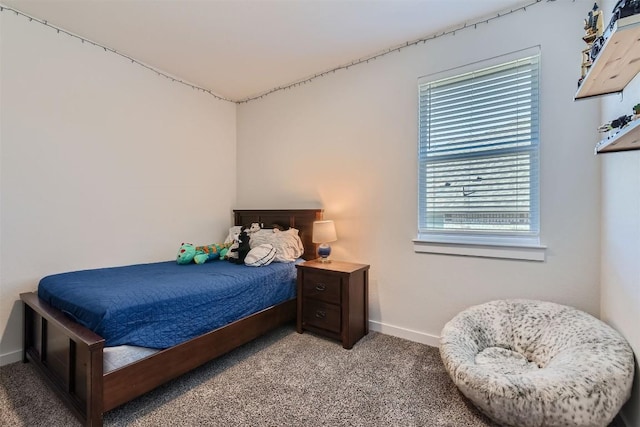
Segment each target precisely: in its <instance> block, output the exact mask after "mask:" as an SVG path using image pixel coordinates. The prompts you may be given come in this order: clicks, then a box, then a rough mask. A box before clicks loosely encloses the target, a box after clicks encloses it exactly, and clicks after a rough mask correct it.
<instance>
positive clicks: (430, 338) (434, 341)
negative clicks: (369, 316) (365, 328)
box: [369, 320, 440, 347]
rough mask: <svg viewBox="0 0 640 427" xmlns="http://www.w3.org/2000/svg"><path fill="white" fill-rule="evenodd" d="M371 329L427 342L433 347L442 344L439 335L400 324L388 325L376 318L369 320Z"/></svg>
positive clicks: (410, 339)
mask: <svg viewBox="0 0 640 427" xmlns="http://www.w3.org/2000/svg"><path fill="white" fill-rule="evenodd" d="M369 329H371V330H372V331H376V332H380V333H382V334H386V335H392V336H394V337H398V338H404V339H406V340H409V341H414V342H419V343H420V344H426V345H429V346H431V347H438V346H439V345H440V337H439V336H435V335H430V334H425V333H424V332H418V331H414V330H411V329H406V328H401V327H398V326H393V325H388V324H386V323H382V322H376V321H375V320H369Z"/></svg>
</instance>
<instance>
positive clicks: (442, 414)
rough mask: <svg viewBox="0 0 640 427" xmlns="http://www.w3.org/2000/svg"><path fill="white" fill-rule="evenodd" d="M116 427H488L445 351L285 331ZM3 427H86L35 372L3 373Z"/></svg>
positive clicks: (133, 407) (142, 402)
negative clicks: (443, 357) (454, 378)
mask: <svg viewBox="0 0 640 427" xmlns="http://www.w3.org/2000/svg"><path fill="white" fill-rule="evenodd" d="M104 423H105V425H108V426H124V425H127V426H128V425H131V426H192V425H193V426H194V425H207V426H245V425H246V426H320V425H324V426H391V425H393V426H456V427H462V426H487V425H492V424H491V423H490V422H489V421H488V420H487V419H486V418H485V417H484V416H482V415H481V414H479V413H478V411H477V410H476V409H475V408H473V407H472V406H470V405H469V404H467V403H466V401H465V400H464V398H463V397H462V396H461V395H460V394H459V392H458V391H457V389H456V388H455V386H454V385H453V383H452V382H451V381H450V380H449V377H448V376H447V374H446V372H445V371H444V368H443V366H442V363H441V361H440V356H439V354H438V350H437V349H436V348H433V347H428V346H424V345H421V344H417V343H414V342H410V341H406V340H402V339H399V338H395V337H390V336H387V335H383V334H379V333H375V332H371V333H370V334H369V335H367V336H366V337H365V338H363V339H362V340H360V341H359V342H358V343H357V344H356V345H355V346H354V348H353V349H352V350H344V349H343V348H342V347H341V345H340V343H338V342H337V341H332V340H328V339H325V338H322V337H320V336H317V335H313V334H310V333H305V334H302V335H301V334H298V333H296V332H295V329H294V328H293V326H285V327H282V328H280V329H278V330H276V331H274V332H272V333H270V334H269V335H267V336H265V337H262V338H260V339H258V340H255V341H254V342H252V343H249V344H247V345H245V346H243V347H241V348H239V349H237V350H235V351H233V352H231V353H229V354H227V355H225V356H223V357H221V358H219V359H217V360H214V361H212V362H210V363H208V364H206V365H204V366H202V367H200V368H198V369H196V370H194V371H192V372H190V373H188V374H186V375H184V376H182V377H180V378H178V379H176V380H174V381H172V382H170V383H168V384H166V385H164V386H162V387H160V388H158V389H156V390H154V391H152V392H150V393H147V394H146V395H144V396H142V397H140V398H138V399H136V400H134V401H132V402H129V403H127V404H125V405H123V406H121V407H119V408H116V409H115V410H113V411H110V412H108V413H107V414H105V418H104ZM0 425H2V426H74V425H79V422H78V421H77V420H76V419H75V418H74V416H73V415H72V414H71V412H69V411H68V410H67V409H66V407H64V406H63V405H62V403H60V401H59V400H58V398H57V397H56V396H55V395H54V394H53V393H52V392H51V391H50V390H49V389H48V388H47V387H46V386H45V384H44V382H43V381H42V380H41V379H40V377H39V376H38V374H37V373H36V372H35V371H34V370H33V367H32V366H31V364H23V363H15V364H11V365H7V366H4V367H2V368H0Z"/></svg>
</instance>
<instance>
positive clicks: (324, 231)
mask: <svg viewBox="0 0 640 427" xmlns="http://www.w3.org/2000/svg"><path fill="white" fill-rule="evenodd" d="M311 240H312V241H313V243H328V242H335V241H336V240H338V236H337V235H336V226H335V224H334V223H333V221H332V220H326V221H314V222H313V237H312V239H311Z"/></svg>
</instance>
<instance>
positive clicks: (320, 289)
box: [316, 283, 327, 292]
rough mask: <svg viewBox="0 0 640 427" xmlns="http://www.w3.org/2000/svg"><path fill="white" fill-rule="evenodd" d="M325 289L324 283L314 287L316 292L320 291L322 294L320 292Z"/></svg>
mask: <svg viewBox="0 0 640 427" xmlns="http://www.w3.org/2000/svg"><path fill="white" fill-rule="evenodd" d="M325 289H327V286H326V285H325V284H324V283H318V284H317V285H316V291H320V292H322V291H324V290H325Z"/></svg>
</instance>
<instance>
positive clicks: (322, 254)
mask: <svg viewBox="0 0 640 427" xmlns="http://www.w3.org/2000/svg"><path fill="white" fill-rule="evenodd" d="M329 255H331V246H329V245H328V244H327V243H322V244H321V245H320V246H318V256H319V258H318V261H319V262H331V260H330V259H329Z"/></svg>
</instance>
